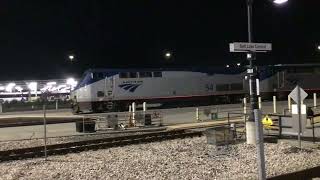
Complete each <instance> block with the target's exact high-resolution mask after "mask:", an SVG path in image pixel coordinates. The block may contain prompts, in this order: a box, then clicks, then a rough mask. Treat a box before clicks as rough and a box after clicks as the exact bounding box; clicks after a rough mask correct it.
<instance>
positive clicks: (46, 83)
mask: <svg viewBox="0 0 320 180" xmlns="http://www.w3.org/2000/svg"><path fill="white" fill-rule="evenodd" d="M77 84H78V81H77V80H76V79H74V78H68V79H50V80H23V81H10V82H9V81H0V100H1V101H12V100H17V101H35V100H37V99H39V98H41V97H44V96H45V97H46V98H47V99H48V100H49V101H50V100H55V99H61V100H67V99H69V95H70V91H72V90H73V89H74V88H75V87H76V86H77Z"/></svg>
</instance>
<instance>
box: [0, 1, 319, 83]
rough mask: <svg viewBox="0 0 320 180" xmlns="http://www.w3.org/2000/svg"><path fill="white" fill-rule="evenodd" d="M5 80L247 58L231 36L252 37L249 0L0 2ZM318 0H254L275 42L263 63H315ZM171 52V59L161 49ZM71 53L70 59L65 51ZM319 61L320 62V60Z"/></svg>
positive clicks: (258, 35) (263, 37)
mask: <svg viewBox="0 0 320 180" xmlns="http://www.w3.org/2000/svg"><path fill="white" fill-rule="evenodd" d="M0 5H1V11H0V15H1V16H0V20H1V22H2V23H1V28H0V37H1V39H2V41H1V43H0V48H1V54H0V58H1V62H2V63H3V64H2V67H3V68H2V71H1V72H0V79H1V80H18V79H47V78H64V77H66V76H70V75H71V74H73V75H74V76H75V75H76V76H80V75H81V74H82V73H83V71H85V70H86V69H89V68H126V67H127V68H137V67H181V66H183V67H185V66H216V65H219V66H225V65H226V64H235V63H237V62H241V63H246V60H245V54H240V53H236V54H234V53H233V54H232V53H230V52H229V43H231V42H246V41H247V14H246V13H247V11H246V1H245V0H242V1H241V0H240V1H235V2H232V4H231V3H230V2H228V1H222V2H213V1H205V0H204V1H201V2H196V3H195V2H189V1H187V2H180V1H168V0H164V1H135V2H133V1H118V0H110V1H94V0H90V1H89V0H83V1H77V2H75V1H71V0H64V1H39V0H38V1H32V3H30V2H29V1H22V0H10V1H9V0H8V1H2V2H1V3H0ZM319 5H320V2H319V1H316V0H310V1H303V2H302V1H301V0H289V3H287V4H286V5H283V6H279V7H277V6H275V5H273V4H272V3H271V2H269V1H268V0H265V1H262V0H260V1H258V0H256V1H255V3H254V10H253V13H254V15H253V24H254V27H253V30H254V41H255V42H268V43H272V44H273V51H272V52H270V53H264V54H262V53H260V54H258V55H257V60H256V62H255V63H257V64H259V65H265V64H279V63H317V62H318V61H319V60H320V53H319V52H317V51H316V45H317V44H318V43H320V33H319V32H320V25H319V23H318V21H319V19H320V15H319V13H318V11H319V10H318V7H320V6H319ZM166 51H171V52H172V54H173V58H172V59H171V60H166V59H165V58H164V52H166ZM69 54H74V55H75V61H74V62H73V63H72V64H71V63H70V61H68V55H69ZM319 62H320V61H319Z"/></svg>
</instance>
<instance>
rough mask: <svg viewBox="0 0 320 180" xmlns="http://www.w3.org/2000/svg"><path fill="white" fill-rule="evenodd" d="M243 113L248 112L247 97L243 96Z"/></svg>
mask: <svg viewBox="0 0 320 180" xmlns="http://www.w3.org/2000/svg"><path fill="white" fill-rule="evenodd" d="M243 114H247V98H243Z"/></svg>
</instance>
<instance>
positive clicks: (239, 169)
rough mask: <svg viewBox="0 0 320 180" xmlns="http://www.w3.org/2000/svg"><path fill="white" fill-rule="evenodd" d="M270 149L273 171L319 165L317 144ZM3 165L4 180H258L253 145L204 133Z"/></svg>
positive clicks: (286, 144)
mask: <svg viewBox="0 0 320 180" xmlns="http://www.w3.org/2000/svg"><path fill="white" fill-rule="evenodd" d="M306 147H307V146H306ZM265 152H266V159H267V165H266V166H267V174H268V176H273V175H278V174H282V173H286V172H292V171H296V170H300V169H305V168H310V167H314V166H317V165H320V150H319V149H318V146H313V147H311V146H310V147H307V148H305V149H303V150H302V151H298V150H297V149H296V148H295V147H294V146H293V145H292V143H289V142H279V143H278V144H265ZM0 170H1V171H0V179H39V180H40V179H257V169H256V151H255V148H254V147H253V146H250V145H246V144H245V143H239V144H236V145H230V146H229V147H227V148H223V149H217V148H216V147H214V146H212V145H208V144H207V143H206V138H205V137H197V138H188V139H178V140H170V141H163V142H154V143H148V144H139V145H130V146H125V147H115V148H110V149H105V150H99V151H88V152H82V153H78V154H68V155H64V156H51V157H49V159H48V161H44V160H43V159H41V158H38V159H31V160H20V161H12V162H5V163H0Z"/></svg>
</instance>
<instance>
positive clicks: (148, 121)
mask: <svg viewBox="0 0 320 180" xmlns="http://www.w3.org/2000/svg"><path fill="white" fill-rule="evenodd" d="M144 125H145V126H151V125H152V120H151V114H145V115H144Z"/></svg>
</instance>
